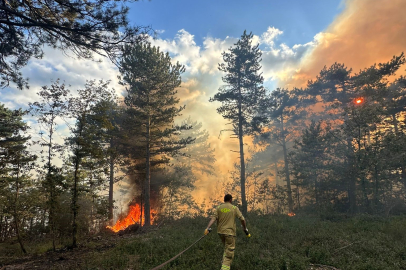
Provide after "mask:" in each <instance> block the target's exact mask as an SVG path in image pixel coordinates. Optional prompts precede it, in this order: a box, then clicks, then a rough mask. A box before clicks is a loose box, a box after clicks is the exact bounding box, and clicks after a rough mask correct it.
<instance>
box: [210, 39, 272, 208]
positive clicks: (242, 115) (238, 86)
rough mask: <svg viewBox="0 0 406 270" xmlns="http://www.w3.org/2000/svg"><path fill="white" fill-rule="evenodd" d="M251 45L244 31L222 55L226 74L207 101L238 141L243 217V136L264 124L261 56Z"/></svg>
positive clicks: (255, 47) (222, 69) (244, 200)
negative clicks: (261, 113)
mask: <svg viewBox="0 0 406 270" xmlns="http://www.w3.org/2000/svg"><path fill="white" fill-rule="evenodd" d="M252 42H253V34H252V33H249V34H247V32H246V31H244V33H243V34H242V36H241V38H240V39H239V40H238V41H237V43H235V44H234V46H233V47H231V48H230V49H229V51H228V52H223V53H222V56H223V61H224V62H223V63H220V64H219V70H220V71H222V72H225V73H226V74H225V76H224V77H222V80H223V82H224V83H225V85H224V86H222V87H220V88H219V91H218V93H216V94H215V95H214V97H212V98H210V102H214V101H219V102H221V106H220V107H219V108H217V112H218V113H219V114H220V115H221V116H223V118H224V119H227V120H228V121H229V122H230V124H231V125H232V128H231V129H230V130H229V131H231V132H232V133H233V135H235V136H236V137H238V140H239V146H240V147H239V154H240V185H241V200H242V209H241V210H242V212H243V213H247V198H246V192H245V178H246V173H245V159H244V136H246V135H253V134H255V133H257V132H258V131H259V130H260V127H261V126H262V124H263V123H264V122H265V118H264V117H262V116H261V115H260V114H259V109H260V105H262V104H263V102H264V100H265V88H264V87H263V85H262V84H263V81H264V78H263V77H262V75H261V73H259V71H260V69H261V65H260V62H261V60H262V59H261V55H262V53H261V51H260V49H259V48H258V47H259V44H256V45H253V44H252Z"/></svg>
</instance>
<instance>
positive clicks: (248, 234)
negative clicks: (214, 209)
mask: <svg viewBox="0 0 406 270" xmlns="http://www.w3.org/2000/svg"><path fill="white" fill-rule="evenodd" d="M208 231H209V233H210V232H211V231H212V229H211V228H209V230H208ZM244 232H245V234H246V235H247V237H248V238H249V237H251V234H250V233H248V230H247V229H246V230H244ZM207 235H208V234H204V235H203V236H202V237H200V238H199V239H197V241H196V242H194V243H193V244H191V245H190V246H189V247H188V248H186V249H185V250H183V251H182V252H181V253H179V254H178V255H176V256H174V257H173V258H171V259H170V260H168V261H166V262H164V263H163V264H160V265H158V266H157V267H155V268H152V269H151V270H158V269H161V268H162V267H164V266H165V265H167V264H168V263H170V262H172V261H174V260H176V259H177V258H178V257H179V256H180V255H182V254H183V253H185V252H186V251H188V250H189V249H190V248H191V247H193V246H194V245H196V244H197V243H198V242H199V241H200V240H202V239H203V238H205V237H206V236H207Z"/></svg>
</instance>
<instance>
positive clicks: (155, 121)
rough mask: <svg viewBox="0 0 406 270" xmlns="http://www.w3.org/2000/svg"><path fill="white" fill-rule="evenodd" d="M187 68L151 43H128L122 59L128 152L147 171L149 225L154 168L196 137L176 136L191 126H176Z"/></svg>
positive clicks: (144, 185) (146, 194)
mask: <svg viewBox="0 0 406 270" xmlns="http://www.w3.org/2000/svg"><path fill="white" fill-rule="evenodd" d="M184 71H185V67H184V66H182V65H181V64H179V63H176V64H172V62H171V58H170V56H169V54H168V53H163V52H160V50H159V48H157V47H155V46H151V45H150V44H146V45H142V44H136V45H133V46H127V47H125V49H124V55H123V58H122V60H121V62H120V72H121V74H122V81H121V83H122V84H124V85H126V86H128V88H127V91H128V95H127V96H126V97H125V99H124V102H125V104H126V106H127V108H126V121H125V122H124V130H125V132H126V135H127V138H129V140H128V146H129V148H128V149H129V150H130V153H129V155H130V158H131V159H133V160H137V161H138V162H137V163H136V164H135V166H134V168H135V169H136V170H139V171H142V172H145V181H144V183H143V184H141V186H143V189H144V190H143V195H144V198H145V200H144V201H145V207H144V208H145V224H146V225H150V223H151V220H150V208H151V169H152V168H154V167H155V166H159V165H163V164H167V163H169V161H170V157H173V156H175V155H177V154H179V151H180V150H181V149H182V148H184V147H186V145H187V144H189V143H191V142H192V141H193V139H192V138H190V137H188V138H184V139H180V140H176V139H175V138H174V135H175V133H177V132H179V131H180V130H184V129H187V128H189V127H187V126H174V119H175V117H176V116H179V115H180V112H181V111H182V110H183V109H184V108H185V107H184V106H183V107H180V108H178V107H176V106H177V104H178V103H179V99H178V98H177V97H176V93H177V91H176V88H177V87H179V86H180V84H181V74H182V73H183V72H184ZM134 139H136V140H134Z"/></svg>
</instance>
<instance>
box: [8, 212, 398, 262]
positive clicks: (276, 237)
mask: <svg viewBox="0 0 406 270" xmlns="http://www.w3.org/2000/svg"><path fill="white" fill-rule="evenodd" d="M247 222H248V228H249V230H250V232H251V234H252V237H251V238H249V239H248V238H246V237H245V235H244V233H243V232H242V230H241V229H240V228H239V229H238V236H237V243H236V252H235V258H234V262H233V264H232V268H231V269H233V270H254V269H255V270H261V269H271V270H272V269H292V270H293V269H309V266H310V265H311V264H320V265H329V266H333V267H336V268H339V269H357V270H362V269H368V270H374V269H385V270H387V269H406V217H392V218H389V219H385V218H382V217H374V216H358V217H354V218H349V219H345V218H335V219H334V221H329V220H321V219H320V218H315V217H305V216H303V217H300V216H299V217H298V216H296V217H293V218H289V217H286V216H256V215H252V216H249V217H248V218H247ZM207 223H208V219H206V218H195V219H191V218H184V219H181V220H176V221H172V222H170V223H168V222H167V223H164V225H162V226H161V227H160V228H159V229H158V230H155V231H151V232H149V233H144V234H136V235H133V236H132V237H130V238H120V237H118V236H117V237H112V238H108V237H103V241H104V242H105V241H112V242H116V245H115V247H114V248H110V249H107V248H105V249H102V250H100V249H99V248H98V244H97V245H96V244H95V243H93V242H89V243H87V244H86V250H87V252H85V253H83V255H80V254H79V256H80V257H79V258H77V261H78V262H80V263H79V264H78V265H80V266H78V265H69V266H68V267H67V268H63V269H92V270H96V269H142V270H150V269H152V268H153V267H155V266H157V265H159V264H161V263H163V262H165V261H167V260H169V259H170V258H172V257H173V256H175V255H176V254H178V253H179V252H180V251H182V250H183V249H185V248H186V247H188V246H189V245H190V244H192V243H193V242H194V241H196V240H197V239H198V238H199V237H201V236H202V234H203V231H204V228H205V226H206V225H207ZM107 239H110V240H107ZM17 248H18V247H17V246H15V247H14V246H13V250H14V249H15V250H17ZM42 249H46V247H45V246H44V245H42V246H41V245H40V246H39V247H37V248H36V249H32V250H42ZM89 250H90V252H89ZM0 253H1V251H0ZM79 253H80V252H79ZM222 254H223V247H222V245H221V242H220V239H219V237H218V236H217V234H216V232H215V226H214V231H213V232H212V233H211V234H209V235H208V236H207V237H205V238H204V239H203V240H201V241H200V242H199V243H198V244H197V245H196V246H194V247H192V248H191V249H190V250H189V251H187V252H186V253H185V254H184V255H182V256H181V257H180V258H178V259H177V260H175V261H174V262H172V263H170V264H169V266H166V267H164V268H163V269H173V270H180V269H182V270H217V269H220V265H221V259H222ZM75 260H76V259H75ZM58 267H59V266H58ZM58 267H57V268H58ZM49 269H52V267H51V268H49ZM55 269H56V268H55ZM60 269H62V268H60ZM324 269H327V268H324Z"/></svg>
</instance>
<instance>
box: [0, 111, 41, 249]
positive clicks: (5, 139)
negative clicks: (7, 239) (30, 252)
mask: <svg viewBox="0 0 406 270" xmlns="http://www.w3.org/2000/svg"><path fill="white" fill-rule="evenodd" d="M24 114H26V112H23V111H22V110H21V109H20V110H14V111H13V110H9V109H7V108H6V107H5V106H4V105H3V104H0V196H1V197H3V198H5V200H3V201H4V202H5V205H4V206H3V207H4V209H5V210H4V211H5V212H7V213H8V214H10V215H11V216H12V217H13V222H14V229H15V233H16V235H17V239H18V242H19V244H20V247H21V250H22V251H23V252H24V253H27V251H26V249H25V247H24V244H23V240H22V236H21V231H20V230H21V227H20V225H21V217H22V215H24V213H26V212H27V211H28V210H29V208H28V207H25V205H24V204H25V202H24V197H22V196H23V194H24V190H25V189H27V188H28V187H29V186H30V184H31V183H30V181H29V172H30V170H31V169H32V167H33V161H34V160H35V159H36V157H35V156H33V155H31V154H29V153H28V151H27V150H26V149H27V142H28V140H29V139H30V137H29V136H24V132H25V131H26V130H27V125H26V123H24V122H23V121H22V116H23V115H24Z"/></svg>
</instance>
